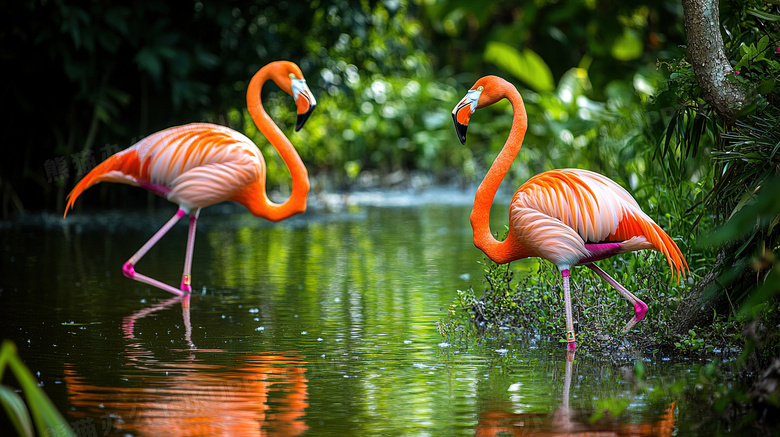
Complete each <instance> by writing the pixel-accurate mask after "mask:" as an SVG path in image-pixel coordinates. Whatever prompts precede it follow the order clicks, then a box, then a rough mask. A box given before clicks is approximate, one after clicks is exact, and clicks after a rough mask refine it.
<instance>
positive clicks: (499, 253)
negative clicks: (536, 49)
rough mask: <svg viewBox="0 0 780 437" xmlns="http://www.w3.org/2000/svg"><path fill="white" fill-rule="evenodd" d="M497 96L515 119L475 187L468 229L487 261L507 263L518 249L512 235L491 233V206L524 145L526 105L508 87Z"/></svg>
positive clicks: (517, 94)
mask: <svg viewBox="0 0 780 437" xmlns="http://www.w3.org/2000/svg"><path fill="white" fill-rule="evenodd" d="M500 93H501V95H502V96H503V97H505V98H506V99H508V100H509V102H510V103H512V109H513V112H514V116H513V118H512V129H511V131H510V132H509V138H507V140H506V143H505V144H504V147H503V148H502V149H501V152H500V153H499V154H498V156H497V157H496V160H495V161H493V165H491V166H490V170H488V172H487V174H486V175H485V179H483V180H482V183H481V184H479V188H477V195H476V196H475V198H474V208H473V209H472V210H471V227H472V229H473V232H474V245H475V246H477V247H478V248H479V249H481V250H482V251H483V252H485V255H487V256H488V258H490V259H492V260H493V261H494V262H497V263H499V264H503V263H507V262H509V261H513V260H515V259H518V258H520V257H522V256H520V257H518V255H519V254H518V253H517V247H516V244H515V243H516V242H515V241H514V238H513V237H512V233H511V232H510V233H509V236H508V237H507V239H506V240H504V241H498V240H496V238H495V237H494V236H493V233H492V232H490V208H491V207H492V206H493V199H494V198H495V196H496V192H497V191H498V187H499V186H500V185H501V181H502V180H503V179H504V175H506V173H507V172H508V171H509V168H510V167H511V166H512V161H514V159H515V157H516V156H517V153H518V152H519V151H520V146H522V144H523V138H524V137H525V131H526V129H527V128H528V117H527V116H526V112H525V105H524V104H523V98H522V97H521V96H520V93H518V92H517V90H516V89H515V88H514V87H513V86H512V85H510V84H508V83H506V84H505V85H503V86H502V89H501V90H500Z"/></svg>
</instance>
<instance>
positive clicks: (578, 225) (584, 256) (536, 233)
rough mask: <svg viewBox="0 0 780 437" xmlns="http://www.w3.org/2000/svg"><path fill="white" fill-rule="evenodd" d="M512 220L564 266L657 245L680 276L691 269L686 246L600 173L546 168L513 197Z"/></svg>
mask: <svg viewBox="0 0 780 437" xmlns="http://www.w3.org/2000/svg"><path fill="white" fill-rule="evenodd" d="M511 205H512V207H511V210H510V222H511V223H513V228H516V230H515V232H516V234H517V238H518V240H520V241H521V242H526V244H528V245H529V246H531V247H534V248H535V249H531V250H533V251H535V252H536V253H534V255H535V256H541V257H543V258H546V259H550V260H551V261H553V262H555V263H556V264H558V265H566V266H571V265H576V264H579V263H582V262H590V261H593V260H596V259H599V258H600V257H599V256H598V254H597V253H596V252H597V251H598V250H600V249H602V247H599V246H601V245H604V244H606V243H616V244H612V245H607V246H603V247H607V248H608V249H609V251H610V253H609V255H614V254H617V253H625V252H630V251H633V250H640V249H655V250H658V251H660V252H662V253H664V255H666V257H667V261H668V262H669V267H670V268H671V269H672V271H675V270H676V271H677V274H678V275H680V274H681V271H682V269H683V266H685V268H687V264H686V263H685V259H684V258H683V256H682V253H681V252H680V249H679V248H678V247H677V245H676V244H675V243H674V241H672V239H671V238H670V237H669V236H668V235H667V234H666V232H664V231H663V229H661V228H660V227H659V226H658V225H657V224H656V223H655V222H654V221H653V220H652V219H651V218H650V217H648V216H647V214H645V213H644V212H643V211H642V210H641V208H640V207H639V205H638V204H637V202H636V200H634V198H633V197H632V196H631V195H630V194H629V193H628V191H626V190H625V189H624V188H623V187H621V186H620V185H618V184H617V183H615V182H614V181H612V180H611V179H609V178H607V177H605V176H602V175H600V174H598V173H595V172H591V171H587V170H578V169H564V170H552V171H547V172H544V173H541V174H539V175H537V176H534V177H533V178H531V179H529V180H528V181H527V182H526V183H524V184H523V185H522V186H520V188H519V189H518V190H517V192H516V193H515V195H514V197H513V198H512V203H511ZM603 257H605V256H602V257H601V258H603Z"/></svg>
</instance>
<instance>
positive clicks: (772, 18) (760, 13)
mask: <svg viewBox="0 0 780 437" xmlns="http://www.w3.org/2000/svg"><path fill="white" fill-rule="evenodd" d="M747 13H748V14H750V15H752V16H754V17H758V18H760V19H762V20H766V21H778V20H780V15H775V14H770V13H768V12H764V11H760V10H758V9H755V8H750V9H748V10H747Z"/></svg>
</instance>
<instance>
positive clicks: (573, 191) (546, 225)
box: [452, 76, 688, 351]
mask: <svg viewBox="0 0 780 437" xmlns="http://www.w3.org/2000/svg"><path fill="white" fill-rule="evenodd" d="M504 98H506V99H507V100H509V102H510V103H511V104H512V108H513V113H514V115H513V119H512V129H511V131H510V132H509V137H508V138H507V141H506V143H505V144H504V147H503V148H502V149H501V152H500V153H499V154H498V156H497V157H496V159H495V161H494V162H493V164H492V165H491V166H490V169H489V170H488V172H487V174H486V175H485V178H484V180H483V181H482V183H481V184H480V185H479V188H478V189H477V193H476V196H475V198H474V207H473V209H472V210H471V217H470V220H471V227H472V229H473V235H474V245H475V246H476V247H478V248H479V249H481V250H482V251H483V252H484V253H485V255H487V257H488V258H490V259H491V260H493V261H494V262H496V263H498V264H506V263H509V262H511V261H514V260H518V259H523V258H528V257H539V258H543V259H545V260H548V261H550V262H552V263H553V264H555V265H556V267H558V270H559V271H560V273H561V277H562V282H563V299H564V307H565V311H566V341H567V349H568V350H569V351H574V350H575V349H576V347H577V343H576V340H575V337H574V324H573V322H572V310H571V291H570V288H569V271H570V269H571V268H572V267H574V266H578V265H584V266H586V267H588V268H590V269H591V270H593V271H594V272H596V274H597V275H599V276H600V277H601V278H602V279H604V280H605V281H606V282H607V283H609V284H610V285H611V286H612V287H614V288H615V289H616V290H617V291H618V292H619V293H620V294H621V295H622V296H623V297H624V298H626V299H627V300H628V301H629V302H631V303H632V304H633V305H634V316H633V318H631V320H629V322H628V323H627V324H626V325H625V327H624V328H623V332H624V333H625V332H627V331H628V330H629V329H631V328H632V327H633V326H634V325H635V324H636V323H637V322H639V321H640V320H642V319H643V318H644V317H645V315H646V314H647V305H646V304H645V303H644V302H642V301H641V300H640V299H639V298H638V297H636V296H635V295H633V294H632V293H631V292H629V291H628V290H626V288H625V287H623V286H622V285H620V284H619V283H618V282H617V281H615V280H614V279H613V278H612V277H611V276H609V275H608V274H607V273H606V272H605V271H604V270H602V269H601V268H599V267H598V266H597V265H596V264H594V262H595V261H598V260H602V259H605V258H609V257H612V256H615V255H619V254H622V253H627V252H633V251H636V250H642V249H654V250H657V251H660V252H662V253H663V254H664V255H665V256H666V259H667V262H668V263H669V268H670V269H671V270H672V273H674V272H675V270H676V273H677V278H678V281H679V278H680V277H681V275H682V274H684V273H685V271H686V270H688V264H687V262H686V261H685V258H684V257H683V255H682V253H681V252H680V249H679V248H678V247H677V245H676V244H675V243H674V241H672V239H671V238H670V237H669V235H667V234H666V232H664V231H663V229H661V228H660V227H659V226H658V225H657V224H655V222H653V220H652V219H651V218H650V217H648V216H647V214H645V213H644V212H643V211H642V210H641V209H640V207H639V205H638V204H637V202H636V200H634V198H633V197H632V196H631V195H630V194H629V193H628V191H626V190H625V189H624V188H623V187H621V186H620V185H618V184H617V183H615V182H614V181H612V180H611V179H609V178H607V177H605V176H602V175H600V174H598V173H595V172H592V171H588V170H579V169H562V170H551V171H546V172H544V173H540V174H538V175H536V176H534V177H532V178H531V179H529V180H528V181H527V182H525V183H524V184H522V185H521V186H520V188H519V189H518V190H517V192H515V194H514V196H513V197H512V201H511V203H510V208H509V232H508V235H507V237H506V239H505V240H504V241H498V240H496V238H495V237H493V234H492V233H491V232H490V207H491V205H492V204H493V199H494V197H495V195H496V191H497V190H498V187H499V185H500V184H501V181H502V179H503V178H504V175H505V174H506V173H507V171H509V168H510V166H511V165H512V161H514V159H515V157H516V156H517V153H518V152H519V151H520V147H521V145H522V142H523V138H524V136H525V132H526V129H527V127H528V119H527V116H526V112H525V106H524V104H523V98H522V97H521V96H520V93H519V92H518V91H517V89H516V88H515V87H514V86H513V85H512V84H510V83H509V82H507V81H506V80H504V79H502V78H500V77H497V76H486V77H483V78H481V79H479V80H478V81H477V82H476V83H475V84H474V86H473V87H471V89H470V90H469V91H468V93H467V94H466V96H465V97H464V98H463V99H462V100H461V101H460V102H459V103H458V104H457V105H456V106H455V109H453V111H452V119H453V122H454V123H455V131H456V133H457V134H458V139H459V140H460V142H461V143H462V144H466V130H467V128H468V123H469V119H470V118H471V115H472V114H474V112H475V111H476V110H477V109H480V108H484V107H486V106H490V105H492V104H494V103H496V102H498V101H500V100H501V99H504Z"/></svg>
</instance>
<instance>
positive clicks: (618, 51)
mask: <svg viewBox="0 0 780 437" xmlns="http://www.w3.org/2000/svg"><path fill="white" fill-rule="evenodd" d="M643 49H644V47H643V46H642V39H641V38H640V37H639V32H637V31H635V30H633V29H623V35H621V36H619V37H617V38H616V39H615V42H613V43H612V48H611V52H612V57H613V58H615V59H617V60H620V61H631V60H634V59H637V58H639V57H640V56H642V51H643Z"/></svg>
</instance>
